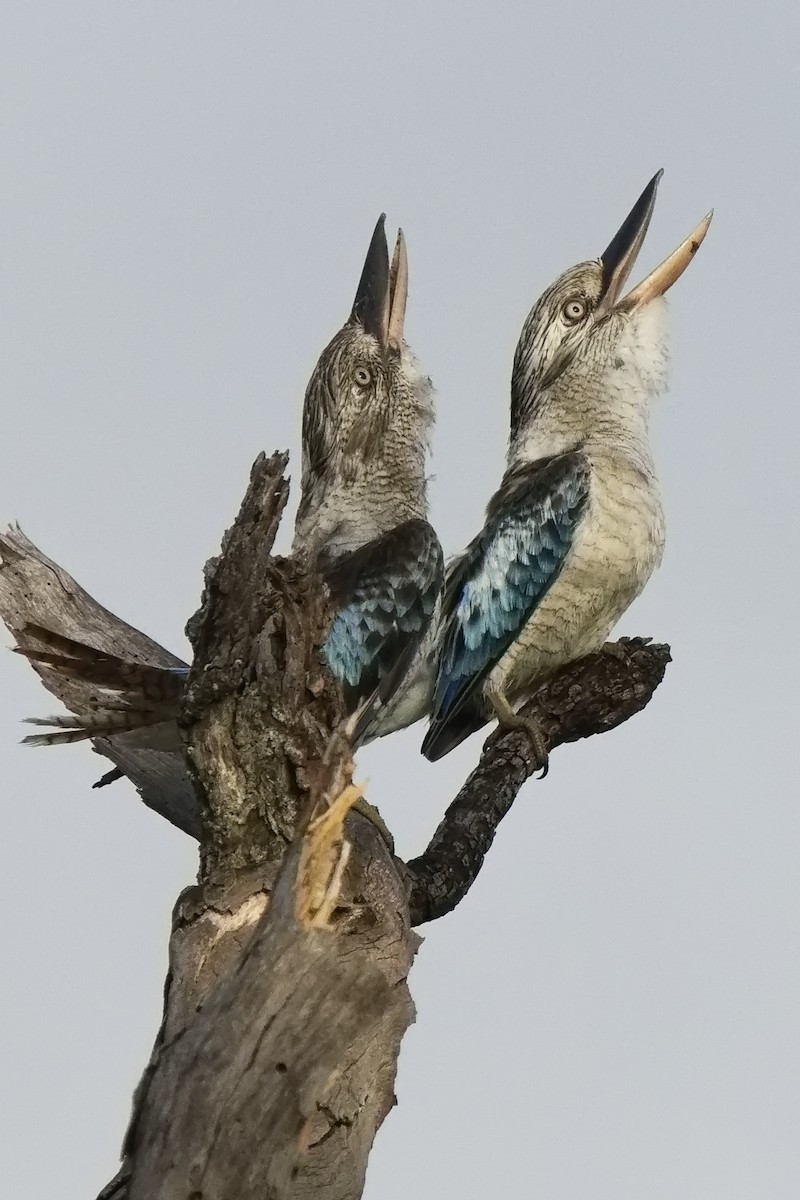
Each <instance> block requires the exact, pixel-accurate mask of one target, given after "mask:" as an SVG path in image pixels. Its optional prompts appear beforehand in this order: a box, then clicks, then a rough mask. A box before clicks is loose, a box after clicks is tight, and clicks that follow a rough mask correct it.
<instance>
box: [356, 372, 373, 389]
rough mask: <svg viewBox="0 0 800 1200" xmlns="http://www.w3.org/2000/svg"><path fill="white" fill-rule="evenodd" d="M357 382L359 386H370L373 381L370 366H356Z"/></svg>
mask: <svg viewBox="0 0 800 1200" xmlns="http://www.w3.org/2000/svg"><path fill="white" fill-rule="evenodd" d="M356 383H357V384H358V386H359V387H362V388H365V387H369V385H370V384H371V383H372V372H371V371H370V370H369V368H368V367H356Z"/></svg>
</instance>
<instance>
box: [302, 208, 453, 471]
mask: <svg viewBox="0 0 800 1200" xmlns="http://www.w3.org/2000/svg"><path fill="white" fill-rule="evenodd" d="M385 219H386V218H385V214H382V215H381V216H380V217H379V218H378V223H377V225H376V226H375V230H374V232H373V234H372V240H371V241H370V244H369V249H368V251H367V257H366V260H365V262H364V267H363V269H362V272H361V278H360V280H359V284H358V289H357V291H356V297H355V300H354V301H353V307H352V309H351V312H350V316H349V317H348V319H347V321H346V322H345V324H344V326H343V327H342V328H341V329H340V330H339V332H338V333H337V334H336V335H335V336H334V337H333V339H332V340H331V341H330V343H329V344H328V345H327V346H326V347H325V349H324V350H323V352H322V354H321V355H320V358H319V361H318V362H317V365H316V367H315V368H314V372H313V374H312V376H311V379H310V380H309V383H308V387H307V389H306V396H305V403H304V408H303V460H304V467H305V471H306V472H310V473H311V474H317V475H322V474H324V472H325V470H326V468H327V466H328V465H329V464H330V463H331V460H332V459H335V460H336V463H335V465H336V470H337V471H338V472H341V471H342V470H344V471H345V472H346V473H347V472H350V473H352V472H353V471H358V469H359V466H360V465H361V464H362V463H364V462H367V461H380V460H381V459H382V458H384V457H388V459H389V460H390V461H393V460H394V459H395V458H396V457H397V452H398V446H399V447H400V448H401V449H402V448H403V446H405V447H406V448H407V450H408V452H409V453H410V454H411V455H412V457H413V455H414V454H416V456H417V457H418V458H419V459H420V470H421V471H422V472H423V473H424V467H423V463H424V457H425V452H426V449H427V444H428V436H429V431H430V427H431V425H432V422H433V402H432V387H431V383H430V380H429V379H427V378H424V377H423V376H422V375H421V374H420V372H419V370H418V368H417V365H416V362H415V359H414V357H413V355H412V354H411V351H410V350H409V348H408V345H407V344H406V342H405V338H404V322H405V313H406V301H407V298H408V257H407V253H406V243H405V238H404V237H403V233H402V230H400V231H399V232H398V235H397V242H396V244H395V248H394V254H393V257H392V260H391V263H390V262H389V251H388V246H387V242H386V233H385V230H384V222H385ZM401 457H402V456H401ZM304 474H305V472H304Z"/></svg>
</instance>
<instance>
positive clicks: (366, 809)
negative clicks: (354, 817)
mask: <svg viewBox="0 0 800 1200" xmlns="http://www.w3.org/2000/svg"><path fill="white" fill-rule="evenodd" d="M350 811H351V812H357V813H360V814H361V816H362V817H366V818H367V820H368V821H369V822H370V823H371V824H372V825H374V826H375V828H376V829H377V831H378V833H379V834H380V835H381V837H382V838H383V840H384V841H385V842H386V845H387V847H388V849H389V853H390V854H391V855H392V856H393V855H394V838H393V837H392V832H391V830H390V829H389V826H388V825H387V824H386V822H385V821H384V819H383V817H382V816H381V814H380V813H379V812H378V810H377V808H375V807H374V806H373V805H372V804H368V803H367V801H366V800H365V799H364V797H363V796H360V797H359V798H358V800H356V801H355V802H354V803H353V804H352V805H351V807H350Z"/></svg>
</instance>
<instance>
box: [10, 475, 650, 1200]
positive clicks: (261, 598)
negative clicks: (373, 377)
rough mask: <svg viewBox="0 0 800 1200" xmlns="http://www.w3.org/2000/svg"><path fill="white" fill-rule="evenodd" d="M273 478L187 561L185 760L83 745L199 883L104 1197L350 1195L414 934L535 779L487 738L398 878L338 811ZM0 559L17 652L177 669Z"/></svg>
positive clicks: (511, 743) (37, 569)
mask: <svg viewBox="0 0 800 1200" xmlns="http://www.w3.org/2000/svg"><path fill="white" fill-rule="evenodd" d="M285 468H286V456H285V455H273V457H272V458H270V459H266V458H264V456H263V455H262V456H261V457H260V458H259V459H258V460H257V461H256V463H255V465H254V467H253V472H252V476H251V482H250V487H249V489H248V492H247V495H246V496H245V499H244V502H243V504H242V508H241V511H240V513H239V516H238V518H237V520H236V522H235V524H234V526H233V528H232V529H231V531H230V532H229V533H228V534H227V535H226V537H225V540H224V542H223V547H222V553H221V555H220V557H219V558H218V559H214V560H212V561H211V562H210V563H209V564H208V566H207V568H206V587H205V592H204V595H203V600H202V604H201V608H200V610H199V612H198V613H197V614H196V616H195V617H193V618H192V620H191V621H190V622H189V626H188V629H187V632H188V634H189V637H190V639H191V641H192V643H193V647H194V652H195V656H194V662H193V666H192V671H191V675H190V679H189V685H188V688H187V692H186V695H185V698H184V706H183V714H182V718H181V729H182V732H183V736H184V739H185V751H186V753H185V758H183V759H181V758H179V757H177V756H175V755H167V754H165V755H158V754H157V752H154V751H145V750H141V749H140V748H138V747H135V746H134V747H131V746H125V745H119V744H117V743H118V742H119V740H120V739H117V738H114V739H113V742H111V743H107V742H105V741H103V742H100V743H98V745H97V746H96V748H97V749H98V750H99V751H100V753H102V754H105V755H106V756H107V757H109V758H111V760H112V761H113V762H114V763H116V764H117V765H118V766H119V768H120V769H121V770H122V771H123V772H124V773H125V774H127V775H128V776H129V777H130V778H131V779H132V780H133V781H134V783H136V785H137V787H139V790H140V794H141V795H142V799H143V800H144V802H145V803H146V804H148V805H149V806H150V807H151V808H153V809H154V810H155V811H157V812H160V813H161V814H162V815H163V816H165V817H166V818H167V819H168V820H169V821H171V822H172V823H173V824H176V825H178V826H179V827H180V828H182V829H185V830H186V832H188V833H190V834H191V835H192V836H194V837H197V838H198V839H199V841H200V874H199V880H198V884H197V886H195V887H193V888H189V889H187V890H186V891H185V892H184V893H183V894H182V895H181V896H180V897H179V899H178V902H177V904H176V907H175V911H174V915H173V927H172V934H171V939H170V967H169V974H168V978H167V982H166V987H165V1000H164V1018H163V1022H162V1026H161V1029H160V1031H159V1034H158V1037H157V1039H156V1044H155V1047H154V1050H153V1054H152V1057H151V1061H150V1063H149V1065H148V1067H147V1069H146V1071H145V1073H144V1076H143V1079H142V1082H141V1084H140V1085H139V1088H138V1089H137V1093H136V1096H135V1097H134V1106H133V1114H132V1117H131V1122H130V1126H129V1129H128V1133H127V1136H126V1139H125V1145H124V1149H123V1164H122V1167H121V1169H120V1172H119V1174H118V1175H117V1177H116V1178H115V1180H114V1181H112V1183H110V1184H109V1185H108V1187H107V1188H106V1189H104V1191H103V1193H102V1196H103V1197H104V1198H105V1200H231V1198H232V1197H236V1200H251V1198H252V1200H255V1198H256V1197H258V1198H259V1200H264V1198H265V1197H267V1198H269V1200H302V1198H305V1197H311V1196H313V1197H316V1198H321V1200H355V1198H356V1197H358V1196H360V1195H361V1191H362V1187H363V1181H364V1174H365V1170H366V1164H367V1156H368V1154H369V1150H370V1147H371V1144H372V1141H373V1138H374V1136H375V1133H376V1131H377V1129H378V1128H379V1126H380V1124H381V1122H382V1121H383V1119H384V1118H385V1116H386V1114H387V1112H388V1111H389V1109H390V1108H391V1106H392V1104H393V1103H394V1078H395V1071H396V1064H397V1057H398V1053H399V1048H400V1041H401V1039H402V1036H403V1033H404V1032H405V1030H406V1028H407V1027H408V1025H409V1023H410V1022H411V1021H412V1020H413V1016H414V1010H413V1005H412V1001H411V997H410V994H409V991H408V988H407V984H406V978H407V975H408V971H409V969H410V966H411V963H412V960H413V956H414V952H415V949H416V945H417V938H416V935H415V934H414V933H413V930H412V926H413V925H415V924H421V923H422V922H424V921H429V920H433V919H435V918H437V917H439V916H441V915H443V914H444V913H446V912H448V911H450V909H452V908H453V907H454V906H455V905H456V904H457V903H458V902H459V900H460V899H461V898H462V897H463V896H464V895H465V893H466V891H467V890H468V889H469V887H470V886H471V884H472V882H474V880H475V878H476V877H477V874H478V872H479V870H480V868H481V865H482V863H483V859H484V856H485V854H486V852H487V850H488V848H489V846H490V845H491V842H492V839H493V837H494V834H495V831H496V829H497V826H498V824H499V822H500V821H501V820H502V818H503V816H504V815H505V814H506V813H507V812H508V810H509V808H510V807H511V804H512V803H513V800H514V798H515V796H516V795H517V792H518V791H519V789H520V787H521V786H522V784H523V783H524V782H525V780H526V779H528V778H529V776H530V775H531V774H532V773H533V772H534V771H536V770H537V768H539V767H540V766H541V763H539V762H537V761H536V759H535V756H534V755H533V752H532V747H531V745H530V742H529V740H528V738H527V737H526V735H525V734H524V733H519V732H514V733H498V734H494V735H492V737H491V738H490V739H489V740H488V742H487V744H486V746H485V748H484V752H483V755H482V758H481V761H480V764H479V765H478V767H477V768H476V770H475V771H474V772H473V773H472V775H471V776H470V777H469V779H468V780H467V782H466V783H465V784H464V787H463V788H462V789H461V791H460V792H459V794H458V796H457V797H456V799H455V800H454V801H453V803H452V804H451V805H450V807H449V808H448V809H447V812H446V814H445V817H444V819H443V821H442V823H441V825H440V826H439V828H438V830H437V831H436V833H435V835H434V837H433V839H432V841H431V844H430V846H429V847H428V849H427V850H426V851H425V852H424V853H423V854H422V855H421V856H420V857H419V858H417V859H414V860H413V861H412V862H410V863H409V864H407V865H404V864H403V863H401V862H399V861H398V860H397V859H395V858H393V856H392V854H391V853H390V851H389V849H388V847H387V844H386V842H385V841H384V839H383V838H382V836H381V835H380V833H379V832H378V830H377V828H376V827H375V825H374V824H372V823H371V822H370V821H369V820H367V819H366V818H365V817H364V816H362V815H361V814H360V813H359V812H354V811H352V810H351V805H352V802H353V800H354V798H355V794H356V789H354V788H353V787H352V782H351V772H352V763H351V761H350V756H349V750H348V746H347V742H346V740H345V739H344V738H343V737H342V736H341V734H336V730H337V729H338V728H339V727H340V725H341V721H342V718H343V716H344V706H343V700H342V696H341V692H340V690H339V688H338V687H337V686H336V684H335V683H334V682H333V681H332V680H331V679H330V678H329V677H328V676H327V674H326V673H325V672H323V670H322V668H321V666H320V658H319V645H320V643H321V641H322V639H323V637H324V633H325V629H326V626H327V622H328V620H329V613H328V612H327V608H326V605H327V601H326V599H325V597H324V595H323V594H322V592H321V590H320V588H319V587H318V586H317V584H316V583H315V581H314V580H313V579H311V578H309V576H308V575H307V573H306V571H305V569H304V564H303V563H302V562H301V561H298V560H297V559H294V558H293V559H280V558H273V557H272V556H271V550H272V544H273V540H274V536H275V532H276V530H277V527H278V523H279V521H280V517H281V514H282V511H283V508H284V505H285V502H286V497H287V494H288V485H287V483H286V482H285V479H284V471H285ZM0 553H1V554H2V560H3V561H2V565H0V616H1V617H2V618H3V619H4V620H5V622H6V624H7V625H8V626H9V628H10V629H11V630H12V632H13V634H14V636H15V637H16V638H17V640H18V642H19V643H20V644H21V645H23V646H24V645H25V644H26V640H25V639H26V638H29V637H30V635H29V633H26V626H28V625H29V624H38V625H41V626H44V627H45V628H49V629H51V630H53V631H54V632H56V633H62V634H64V635H65V636H68V637H78V638H83V639H85V640H89V641H90V642H92V643H94V644H95V645H97V646H98V647H99V648H101V649H108V650H109V651H111V652H112V653H117V654H120V655H122V656H123V657H134V658H137V657H138V658H139V660H140V661H144V662H151V663H154V664H164V665H175V664H177V663H178V662H179V660H178V659H176V658H175V657H174V656H173V655H171V654H169V653H168V652H167V651H165V650H163V649H162V648H161V647H160V646H158V645H156V643H154V642H152V641H151V640H150V639H149V638H146V637H145V636H144V635H143V634H141V633H139V632H138V631H137V630H135V629H132V628H131V627H130V626H128V625H126V624H125V623H124V622H122V621H120V620H119V619H118V618H116V617H114V616H113V615H112V614H111V613H109V612H107V610H106V609H104V608H102V606H100V605H98V604H97V603H96V602H95V601H94V600H92V599H91V597H89V596H88V595H87V593H86V592H84V591H83V589H82V588H79V587H78V585H77V584H76V583H75V582H74V580H72V579H71V578H70V577H69V576H68V575H67V574H66V573H65V572H64V571H62V570H61V569H60V568H59V567H58V566H56V564H55V563H52V562H51V561H50V560H49V559H47V558H46V557H45V556H44V555H43V554H41V552H40V551H38V550H37V549H36V547H35V546H33V545H32V543H30V542H29V541H28V540H27V539H26V538H25V537H24V535H22V533H21V532H20V531H19V530H12V531H10V532H9V534H8V535H6V536H5V537H4V538H2V539H0ZM27 644H30V642H28V643H27ZM668 661H669V650H668V648H667V647H665V646H650V645H647V644H646V643H645V641H644V640H642V639H634V640H632V641H624V642H620V643H617V644H616V645H613V646H608V647H606V648H605V649H604V650H603V651H601V652H600V653H599V654H597V655H593V656H592V657H591V658H588V659H586V660H584V661H583V662H580V663H576V664H573V666H572V667H570V668H569V669H568V670H567V671H565V672H563V673H562V674H561V675H559V676H557V677H556V678H554V679H553V680H552V681H551V682H550V683H548V684H547V685H546V686H545V687H544V688H542V689H541V690H540V692H539V693H538V694H537V695H536V696H535V697H534V699H533V700H532V701H531V703H530V705H529V708H530V710H531V711H532V713H534V714H535V716H536V718H537V721H538V723H539V725H540V727H541V728H542V730H543V732H544V733H545V735H546V738H547V742H548V746H549V748H550V749H553V748H554V747H556V746H558V745H560V744H562V743H564V742H568V741H573V740H575V739H577V738H581V737H587V736H589V735H591V734H594V733H600V732H603V731H604V730H606V729H610V728H612V727H613V726H614V725H617V724H619V723H620V722H621V721H624V720H627V718H628V717H630V716H631V715H633V714H634V713H635V712H637V711H639V710H640V709H641V708H643V707H644V706H645V704H647V702H648V701H649V699H650V697H651V696H652V694H653V691H654V690H655V688H656V687H657V686H658V683H659V682H660V680H661V678H662V677H663V674H664V670H665V668H666V664H667V662H668ZM36 669H37V670H38V671H39V674H40V675H41V677H42V681H43V682H44V684H45V686H46V687H47V688H48V689H49V690H50V691H52V692H53V693H54V694H55V695H57V696H58V697H59V698H60V699H62V700H63V701H64V702H65V703H66V704H67V706H68V707H70V708H74V709H75V710H77V711H80V709H81V708H82V707H84V705H83V700H85V696H83V695H82V694H81V693H80V692H76V691H73V690H71V689H73V688H80V686H81V685H80V684H78V683H75V682H74V681H72V682H67V681H65V680H63V679H61V678H60V677H59V676H58V675H56V674H55V673H54V672H52V671H50V670H48V669H47V668H44V667H37V668H36ZM162 758H163V759H164V760H165V761H164V762H161V761H159V760H160V759H162ZM187 764H188V770H187Z"/></svg>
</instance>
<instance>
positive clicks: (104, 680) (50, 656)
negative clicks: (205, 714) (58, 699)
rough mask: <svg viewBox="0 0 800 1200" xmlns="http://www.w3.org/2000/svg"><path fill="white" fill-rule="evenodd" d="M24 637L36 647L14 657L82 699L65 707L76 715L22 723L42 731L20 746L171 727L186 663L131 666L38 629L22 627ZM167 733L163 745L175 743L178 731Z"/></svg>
mask: <svg viewBox="0 0 800 1200" xmlns="http://www.w3.org/2000/svg"><path fill="white" fill-rule="evenodd" d="M25 634H26V635H27V638H28V639H31V640H34V641H35V642H36V643H37V645H36V646H31V645H27V646H25V647H22V646H19V647H16V653H17V654H21V655H22V656H23V657H24V658H27V659H28V660H29V661H30V662H32V663H33V664H34V665H35V666H37V667H45V668H47V669H48V670H49V671H53V672H55V673H56V674H57V675H60V676H61V677H62V678H63V679H69V680H74V681H75V682H76V683H77V684H85V685H87V686H86V689H85V695H78V697H77V698H72V699H71V700H70V702H69V707H70V708H73V709H77V712H74V711H73V713H72V714H68V715H64V716H53V717H30V718H28V721H27V724H29V725H40V726H44V727H45V728H46V729H47V732H46V733H32V734H29V735H28V736H27V737H26V738H23V744H24V745H26V746H59V745H65V744H69V743H71V742H82V741H86V740H88V739H93V738H103V737H113V736H115V735H119V734H124V733H131V732H133V731H134V730H139V729H145V728H148V727H150V726H155V725H164V726H165V727H166V726H167V725H168V724H169V723H174V721H175V719H176V717H177V715H178V709H179V707H180V701H181V696H182V695H183V691H184V688H185V687H186V677H187V676H188V674H189V668H188V667H187V666H186V665H185V664H183V663H179V664H176V665H175V666H169V667H159V666H153V665H152V664H151V663H139V662H133V661H131V660H129V659H125V658H121V657H119V655H116V654H112V653H108V652H106V651H104V650H98V649H97V647H96V646H90V645H88V644H87V643H86V642H81V641H76V640H75V639H74V638H69V637H64V636H63V635H62V634H59V633H54V632H53V631H52V630H51V629H45V628H44V627H43V626H40V625H27V626H26V627H25ZM83 690H84V689H81V691H83ZM73 692H74V689H73ZM172 732H173V733H174V735H175V736H174V738H172V739H170V738H169V737H168V738H167V740H168V741H170V740H173V741H177V740H178V739H177V731H176V730H173V731H172Z"/></svg>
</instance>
